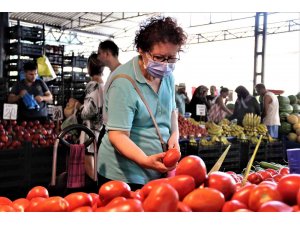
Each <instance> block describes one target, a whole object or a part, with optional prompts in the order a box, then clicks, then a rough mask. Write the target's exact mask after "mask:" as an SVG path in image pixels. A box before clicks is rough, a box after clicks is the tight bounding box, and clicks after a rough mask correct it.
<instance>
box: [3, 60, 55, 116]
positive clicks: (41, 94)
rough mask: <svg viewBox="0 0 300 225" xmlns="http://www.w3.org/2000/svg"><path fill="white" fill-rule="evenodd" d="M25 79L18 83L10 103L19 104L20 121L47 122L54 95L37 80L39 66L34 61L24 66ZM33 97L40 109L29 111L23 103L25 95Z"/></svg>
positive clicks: (13, 90)
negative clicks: (48, 103) (48, 110)
mask: <svg viewBox="0 0 300 225" xmlns="http://www.w3.org/2000/svg"><path fill="white" fill-rule="evenodd" d="M24 72H25V79H23V80H21V81H18V82H17V83H16V84H15V85H14V86H13V87H12V90H11V92H10V94H9V96H8V102H9V103H17V104H18V120H19V121H22V120H40V121H41V122H43V121H45V120H47V118H48V112H47V102H50V101H52V94H51V92H50V91H49V88H48V86H47V85H46V83H45V82H44V81H43V80H41V79H36V78H37V64H36V63H35V62H33V61H31V62H27V63H25V64H24ZM26 93H28V94H30V95H33V97H34V99H35V100H36V102H37V103H38V104H39V106H40V107H39V109H28V108H27V107H26V105H25V104H24V102H23V99H22V98H23V97H24V95H25V94H26Z"/></svg>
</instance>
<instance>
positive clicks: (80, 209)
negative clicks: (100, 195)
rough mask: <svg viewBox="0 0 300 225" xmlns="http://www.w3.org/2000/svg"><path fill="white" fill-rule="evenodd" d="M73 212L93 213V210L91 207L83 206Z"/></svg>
mask: <svg viewBox="0 0 300 225" xmlns="http://www.w3.org/2000/svg"><path fill="white" fill-rule="evenodd" d="M72 212H93V209H92V207H91V206H81V207H78V208H76V209H74V210H73V211H72Z"/></svg>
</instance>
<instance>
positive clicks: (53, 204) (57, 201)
mask: <svg viewBox="0 0 300 225" xmlns="http://www.w3.org/2000/svg"><path fill="white" fill-rule="evenodd" d="M68 208H69V203H68V202H67V200H65V199H64V198H62V197H59V196H54V197H49V198H46V199H45V200H44V201H42V202H40V203H38V205H37V206H36V210H37V212H67V211H68Z"/></svg>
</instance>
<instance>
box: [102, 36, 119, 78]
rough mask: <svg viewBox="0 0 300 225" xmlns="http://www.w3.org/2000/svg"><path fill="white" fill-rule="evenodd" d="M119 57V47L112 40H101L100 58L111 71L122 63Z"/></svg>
mask: <svg viewBox="0 0 300 225" xmlns="http://www.w3.org/2000/svg"><path fill="white" fill-rule="evenodd" d="M118 57H119V47H118V46H117V45H116V44H115V43H114V42H113V41H112V40H105V41H102V42H100V44H99V48H98V59H99V61H100V62H102V63H103V64H104V65H105V66H107V67H108V68H109V69H110V71H111V72H113V71H114V70H115V69H116V68H117V67H118V66H120V65H121V63H120V62H119V59H118Z"/></svg>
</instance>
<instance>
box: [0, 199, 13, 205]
mask: <svg viewBox="0 0 300 225" xmlns="http://www.w3.org/2000/svg"><path fill="white" fill-rule="evenodd" d="M11 203H12V201H11V200H10V199H9V198H6V197H0V205H11Z"/></svg>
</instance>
